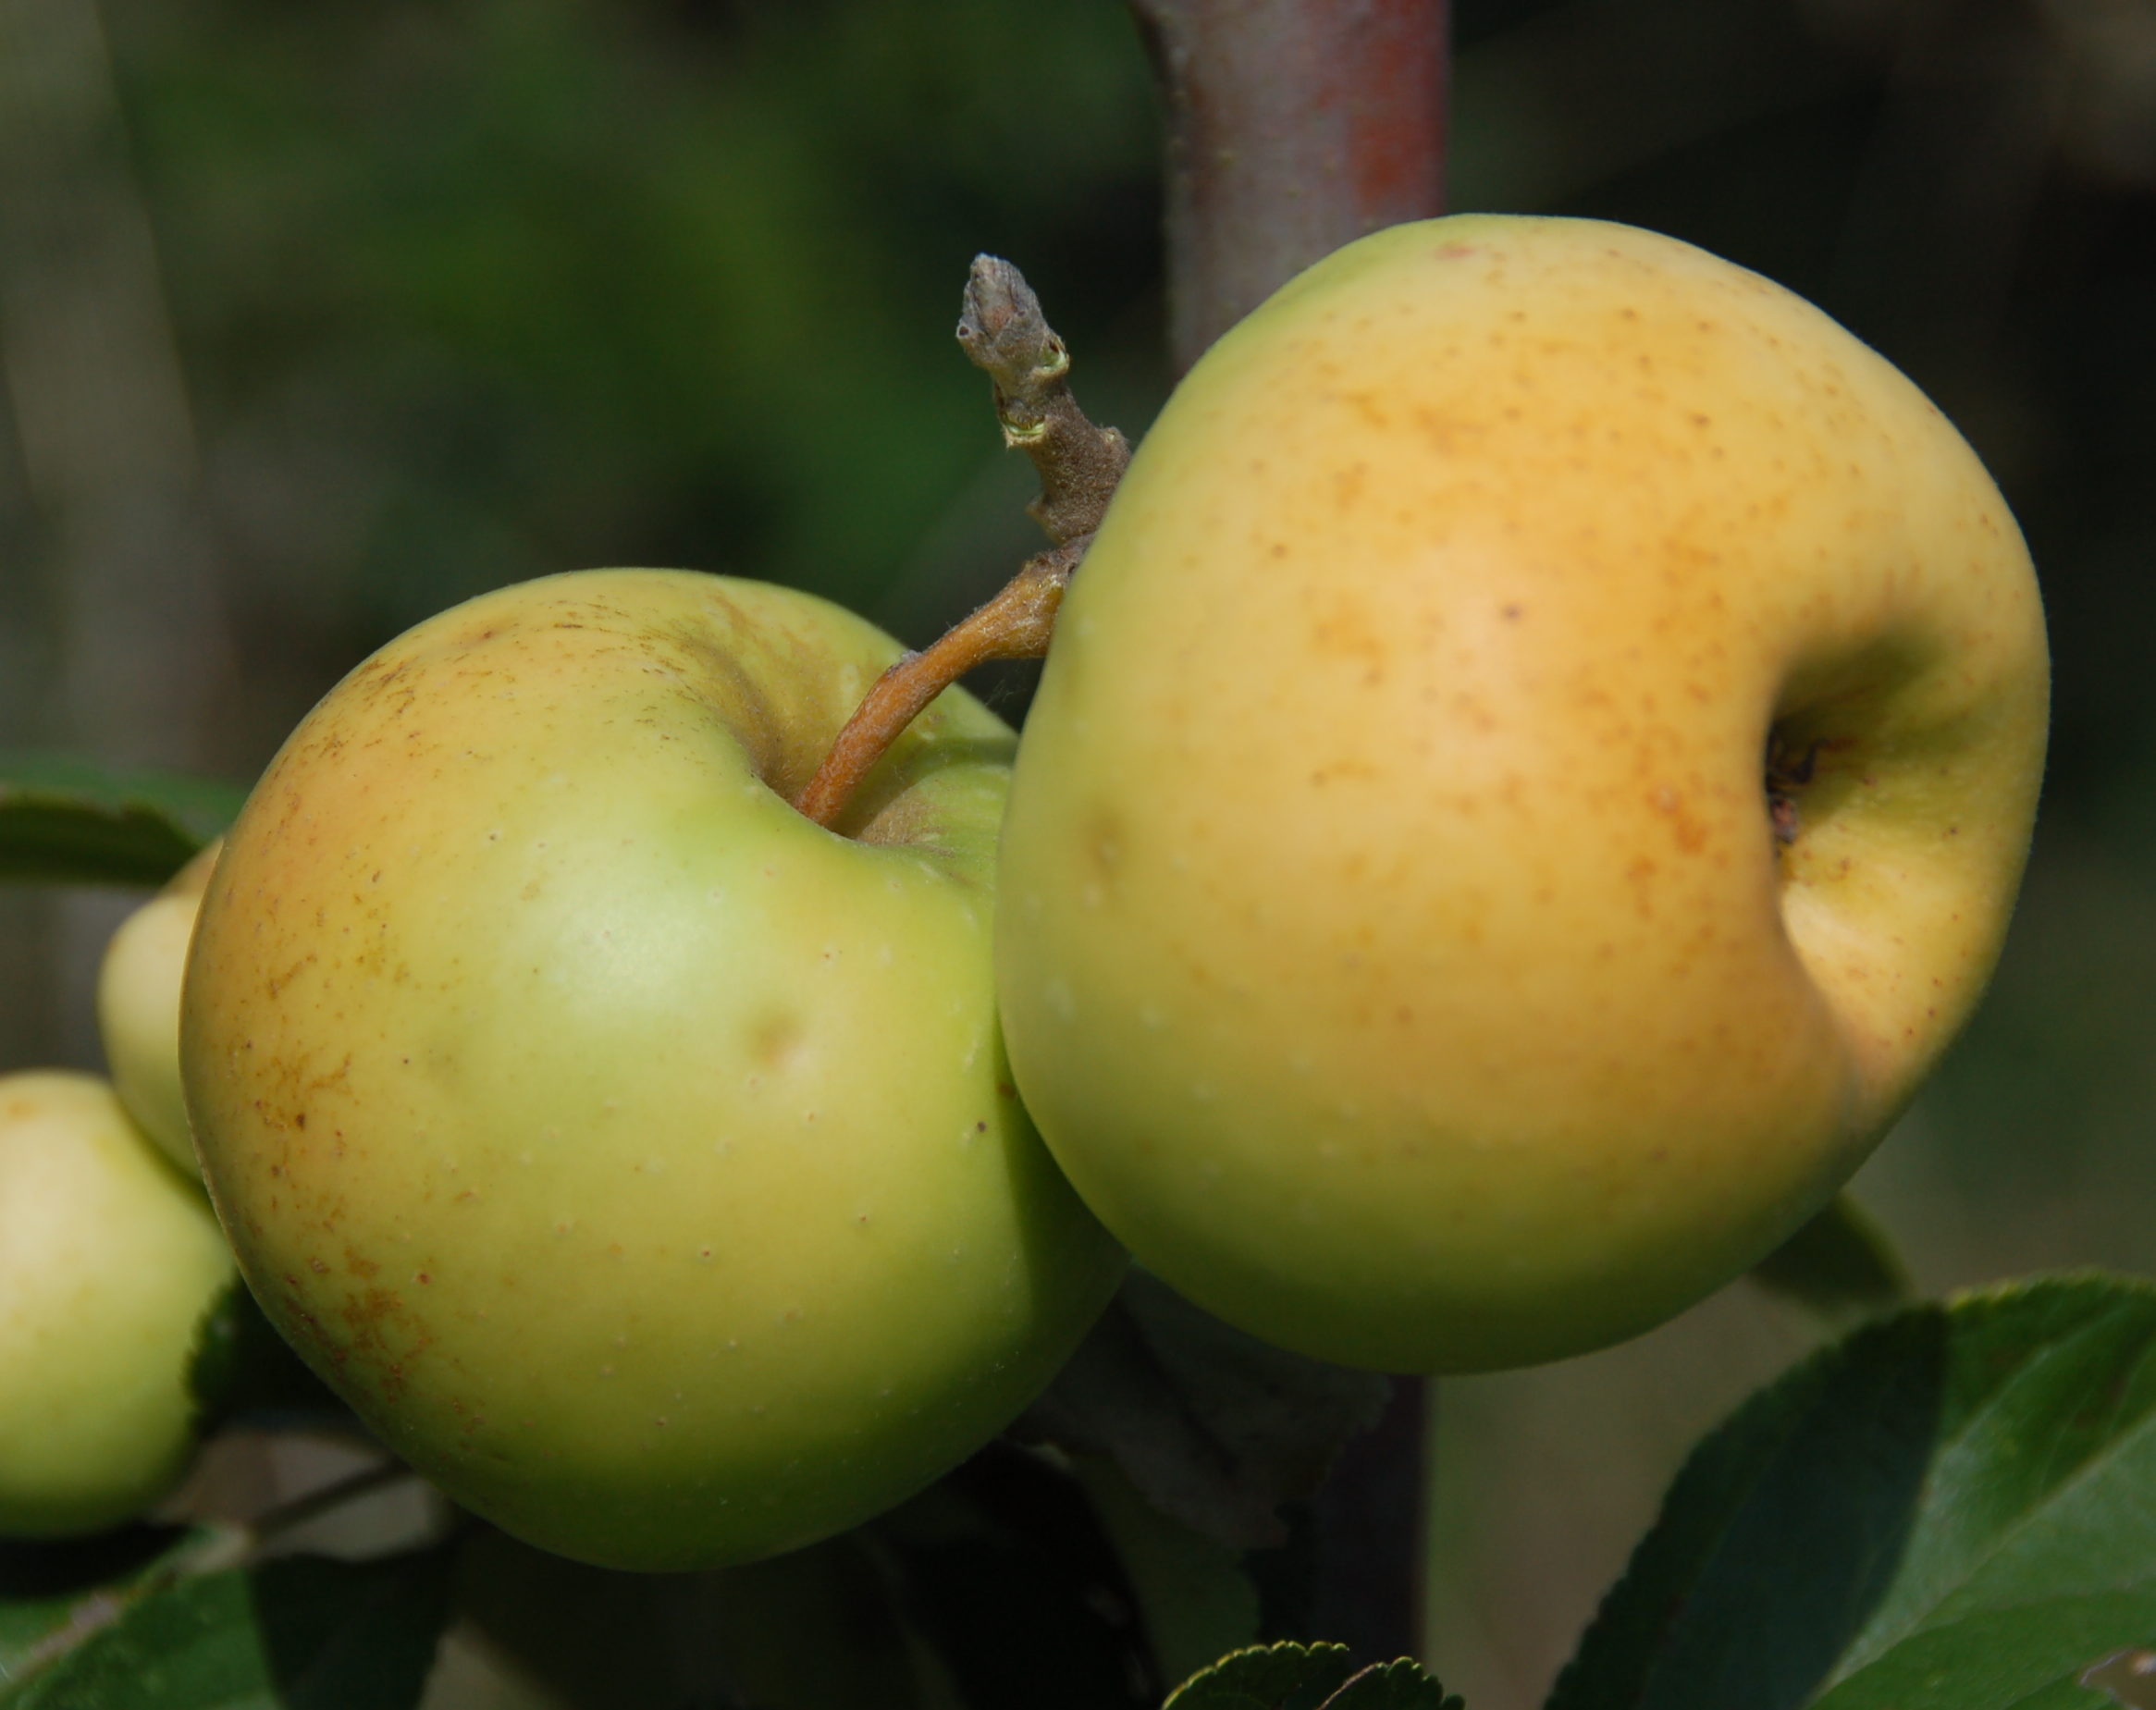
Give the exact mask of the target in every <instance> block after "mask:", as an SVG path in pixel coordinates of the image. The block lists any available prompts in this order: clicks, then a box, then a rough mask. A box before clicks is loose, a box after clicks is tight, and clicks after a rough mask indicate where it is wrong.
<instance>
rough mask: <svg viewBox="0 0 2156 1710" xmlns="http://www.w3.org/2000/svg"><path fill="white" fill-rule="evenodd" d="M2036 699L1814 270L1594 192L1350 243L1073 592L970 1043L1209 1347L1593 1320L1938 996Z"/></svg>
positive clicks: (1742, 1209) (1847, 1148) (1692, 1284)
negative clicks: (1784, 771) (1776, 762)
mask: <svg viewBox="0 0 2156 1710" xmlns="http://www.w3.org/2000/svg"><path fill="white" fill-rule="evenodd" d="M2045 704H2046V664H2045V648H2044V637H2043V628H2042V619H2041V613H2040V609H2039V601H2038V597H2037V592H2036V586H2035V583H2034V579H2033V576H2032V574H2031V572H2030V569H2029V565H2028V561H2027V554H2026V552H2025V550H2024V548H2023V547H2022V545H2021V541H2020V537H2019V535H2018V534H2017V532H2016V531H2015V529H2014V523H2013V521H2012V519H2011V517H2010V516H2009V515H2008V514H2007V512H2006V510H2005V508H2004V506H2003V504H2002V501H2001V500H2000V498H1999V496H1998V494H1997V492H1996V491H1995V489H1994V488H1993V487H1992V486H1991V484H1990V481H1989V479H1988V478H1987V477H1986V476H1985V474H1984V473H1983V471H1982V469H1981V467H1980V466H1979V465H1978V464H1977V460H1976V459H1975V457H1974V456H1973V455H1972V454H1971V453H1970V452H1969V450H1968V449H1967V447H1966V446H1965V445H1964V444H1963V443H1962V441H1961V440H1960V439H1959V437H1957V436H1956V435H1955V434H1954V433H1953V429H1952V428H1951V427H1950V426H1949V425H1948V424H1946V423H1945V421H1944V420H1943V418H1941V417H1940V414H1939V412H1937V411H1936V410H1935V409H1934V408H1933V407H1932V406H1931V405H1930V404H1929V403H1928V401H1927V400H1925V399H1924V398H1923V397H1922V396H1921V395H1920V394H1919V393H1918V392H1917V391H1916V388H1913V387H1912V386H1910V385H1909V384H1908V382H1907V381H1906V380H1905V379H1903V377H1902V376H1901V375H1899V374H1897V373H1895V372H1894V371H1893V370H1892V369H1891V367H1890V366H1889V365H1888V364H1887V363H1884V362H1882V361H1881V360H1880V359H1879V357H1878V356H1876V355H1875V354H1874V353H1872V352H1871V351H1867V350H1866V349H1865V348H1864V347H1863V346H1862V345H1860V344H1858V343H1857V342H1856V341H1855V340H1854V339H1853V338H1850V337H1849V336H1848V335H1847V334H1846V333H1844V332H1842V330H1841V329H1840V328H1839V327H1837V326H1834V325H1833V324H1832V323H1831V322H1830V321H1829V320H1828V319H1827V318H1826V317H1825V316H1823V315H1821V314H1819V313H1818V312H1817V311H1816V310H1814V309H1812V308H1811V307H1809V306H1808V305H1806V304H1805V303H1804V302H1802V301H1799V300H1798V299H1796V298H1794V297H1793V296H1791V295H1790V294H1789V293H1787V292H1785V291H1783V290H1781V289H1780V288H1779V287H1776V286H1774V285H1772V284H1770V283H1769V282H1768V281H1767V280H1764V279H1761V278H1759V277H1756V276H1755V275H1751V274H1748V273H1745V272H1743V270H1741V269H1739V268H1736V267H1733V266H1731V265H1729V264H1726V263H1723V262H1720V261H1719V260H1717V259H1715V258H1714V257H1711V256H1708V255H1706V254H1705V253H1703V252H1699V251H1697V250H1694V249H1691V248H1689V247H1688V246H1685V245H1682V244H1680V243H1676V242H1674V241H1672V240H1667V239H1663V238H1658V237H1655V236H1653V235H1651V234H1647V233H1644V232H1637V231H1632V230H1629V229H1626V228H1618V227H1612V226H1608V225H1601V224H1596V223H1594V222H1584V221H1561V220H1525V219H1508V218H1498V217H1495V216H1472V215H1471V216H1461V217H1459V218H1455V219H1451V220H1447V221H1442V222H1437V223H1435V224H1433V225H1427V226H1411V227H1404V228H1395V229H1394V230H1392V231H1388V232H1385V233H1381V234H1378V235H1376V236H1374V237H1373V238H1370V239H1367V240H1363V241H1361V242H1360V243H1357V244H1354V245H1351V246H1349V248H1348V249H1347V250H1345V251H1343V252H1340V253H1338V254H1337V255H1336V256H1334V257H1332V258H1330V259H1328V260H1327V261H1325V262H1324V263H1321V264H1319V265H1318V266H1317V267H1315V268H1313V269H1312V271H1311V272H1310V273H1309V274H1306V275H1305V276H1303V277H1301V278H1300V279H1299V280H1297V281H1295V282H1293V283H1291V284H1290V285H1289V286H1287V288H1286V289H1283V290H1282V291H1281V292H1280V293H1279V294H1278V295H1277V296H1276V297H1275V299H1274V300H1273V301H1271V302H1270V303H1268V304H1266V305H1265V306H1263V308H1261V309H1260V310H1259V311H1258V312H1257V313H1256V314H1253V315H1252V316H1251V317H1250V319H1249V320H1248V321H1247V322H1245V323H1244V324H1243V325H1242V326H1240V327H1238V328H1237V329H1236V330H1235V331H1233V332H1231V333H1230V334H1229V335H1228V336H1227V338H1225V339H1223V340H1222V342H1221V343H1220V344H1219V345H1218V346H1217V347H1216V348H1215V350H1214V351H1213V352H1211V353H1210V354H1209V355H1208V356H1207V357H1206V358H1205V359H1204V360H1203V362H1201V364H1200V365H1199V366H1198V368H1197V369H1195V370H1194V371H1193V372H1192V374H1191V375H1190V376H1189V378H1188V379H1187V380H1186V381H1185V382H1184V384H1183V385H1182V386H1181V387H1180V388H1178V390H1177V394H1176V396H1175V397H1174V399H1173V400H1171V402H1170V404H1169V406H1168V408H1167V410H1166V411H1165V412H1164V414H1163V416H1162V418H1161V420H1160V422H1159V423H1158V424H1156V426H1155V427H1154V429H1153V430H1152V433H1151V434H1150V435H1149V436H1148V437H1147V439H1146V441H1145V443H1144V444H1143V446H1142V447H1141V448H1140V451H1139V453H1138V456H1137V458H1136V459H1135V461H1133V463H1132V466H1131V468H1130V471H1129V473H1128V474H1127V476H1126V477H1125V481H1124V484H1123V486H1122V487H1121V489H1120V490H1119V491H1118V493H1117V495H1116V498H1115V501H1114V504H1113V505H1112V507H1111V509H1110V511H1109V514H1108V517H1107V519H1106V521H1105V523H1104V524H1103V528H1102V530H1101V531H1100V534H1099V535H1098V536H1097V538H1096V540H1095V542H1094V544H1093V546H1092V547H1091V550H1090V553H1089V556H1088V558H1087V560H1086V564H1085V566H1084V569H1083V571H1082V572H1081V573H1080V574H1079V576H1078V579H1077V581H1076V582H1075V583H1074V584H1073V588H1072V591H1071V594H1070V596H1069V597H1068V599H1067V602H1066V607H1065V614H1064V620H1063V628H1062V631H1061V632H1060V633H1059V634H1058V637H1057V640H1056V643H1055V646H1054V649H1053V652H1052V654H1051V657H1050V661H1049V664H1048V667H1047V670H1046V671H1045V673H1044V676H1043V679H1042V683H1041V691H1040V695H1039V697H1038V699H1037V700H1036V702H1035V706H1034V709H1033V711H1032V713H1031V715H1030V716H1029V721H1028V726H1027V731H1026V733H1025V737H1024V740H1023V743H1022V745H1021V750H1020V757H1019V762H1018V768H1017V777H1016V783H1015V786H1014V792H1013V798H1012V806H1011V811H1010V815H1009V818H1008V820H1007V822H1006V826H1005V833H1004V892H1003V895H1002V900H1001V909H1002V913H1001V915H1000V917H999V926H998V947H997V953H998V961H999V977H1000V980H1001V987H1002V991H1003V1007H1004V1022H1005V1027H1006V1031H1007V1036H1008V1038H1009V1040H1010V1044H1011V1051H1012V1056H1013V1062H1014V1065H1015V1067H1016V1072H1017V1075H1018V1081H1019V1085H1020V1087H1021V1089H1023V1091H1024V1093H1025V1096H1026V1098H1027V1100H1028V1102H1029V1105H1030V1107H1031V1108H1032V1110H1033V1112H1034V1113H1035V1115H1036V1118H1037V1119H1038V1120H1039V1122H1040V1123H1041V1130H1042V1133H1043V1135H1044V1136H1045V1138H1047V1139H1048V1141H1049V1143H1050V1145H1051V1147H1052V1149H1053V1150H1054V1151H1055V1153H1056V1155H1057V1157H1058V1159H1059V1161H1060V1162H1061V1163H1063V1165H1064V1167H1065V1169H1066V1172H1067V1173H1068V1174H1069V1175H1070V1177H1071V1179H1072V1180H1073V1181H1074V1182H1075V1183H1076V1184H1077V1186H1078V1188H1079V1191H1080V1192H1081V1193H1083V1194H1084V1195H1085V1196H1086V1198H1087V1199H1088V1200H1089V1202H1090V1203H1091V1204H1092V1205H1093V1207H1094V1208H1095V1210H1096V1211H1098V1212H1100V1213H1101V1215H1102V1216H1103V1220H1104V1221H1105V1222H1106V1223H1107V1224H1109V1226H1110V1227H1111V1228H1112V1229H1113V1230H1114V1231H1115V1233H1116V1234H1117V1235H1118V1236H1120V1237H1121V1238H1122V1239H1124V1240H1125V1241H1126V1242H1127V1244H1128V1245H1129V1246H1130V1247H1131V1249H1133V1251H1134V1252H1135V1253H1136V1254H1137V1256H1138V1257H1139V1258H1140V1261H1142V1262H1144V1263H1146V1264H1148V1265H1149V1266H1150V1267H1152V1269H1154V1270H1156V1271H1157V1272H1159V1273H1161V1274H1162V1275H1163V1276H1164V1277H1165V1278H1166V1279H1167V1280H1169V1281H1170V1282H1172V1283H1174V1284H1175V1285H1176V1286H1178V1287H1180V1288H1182V1289H1183V1290H1184V1291H1185V1292H1187V1293H1189V1295H1191V1296H1192V1298H1195V1299H1197V1300H1198V1301H1200V1303H1201V1304H1203V1305H1205V1306H1207V1307H1209V1308H1211V1309H1212V1310H1214V1311H1216V1312H1218V1313H1220V1314H1222V1315H1223V1316H1225V1317H1226V1318H1228V1319H1230V1320H1231V1321H1234V1322H1238V1323H1240V1324H1242V1325H1243V1327H1244V1328H1246V1329H1249V1330H1251V1331H1253V1332H1255V1333H1257V1334H1259V1335H1267V1336H1270V1337H1272V1338H1274V1339H1275V1340H1278V1341H1282V1342H1285V1343H1287V1344H1288V1345H1289V1346H1292V1347H1300V1348H1302V1349H1303V1350H1305V1351H1307V1352H1310V1353H1313V1354H1317V1355H1321V1356H1324V1357H1327V1358H1332V1359H1346V1360H1350V1361H1354V1362H1358V1363H1363V1364H1368V1365H1373V1366H1379V1367H1389V1368H1392V1369H1398V1370H1409V1369H1412V1370H1459V1369H1473V1368H1481V1367H1490V1366H1497V1365H1508V1364H1518V1363H1525V1362H1529V1361H1533V1360H1537V1359H1551V1358H1556V1357H1558V1356H1561V1355H1565V1354H1569V1353H1574V1352H1578V1351H1582V1350H1583V1349H1585V1348H1588V1347H1596V1346H1600V1345H1602V1344H1605V1343H1608V1342H1609V1341H1613V1340H1617V1339H1620V1338H1621V1337H1622V1336H1625V1335H1632V1334H1633V1333H1636V1332H1637V1331H1639V1330H1642V1329H1645V1328H1646V1327H1648V1326H1649V1325H1651V1324H1653V1323H1655V1322H1659V1321H1660V1320H1661V1319H1662V1318H1664V1317H1667V1316H1669V1314H1670V1313H1672V1312H1674V1311H1676V1310H1680V1309H1681V1308H1682V1307H1683V1306H1685V1305H1687V1304H1689V1303H1690V1302H1691V1301H1693V1300H1694V1299H1696V1298H1699V1296H1701V1295H1702V1294H1704V1293H1706V1291H1708V1290H1709V1289H1711V1288H1713V1287H1714V1286H1718V1285H1719V1284H1720V1283H1721V1282H1722V1281H1724V1280H1726V1279H1727V1278H1728V1277H1729V1276H1731V1274H1733V1273H1736V1272H1737V1271H1739V1270H1741V1269H1743V1267H1744V1266H1745V1265H1747V1264H1749V1263H1750V1262H1752V1261H1754V1260H1756V1259H1757V1258H1758V1257H1760V1256H1761V1255H1762V1254H1763V1253H1764V1252H1765V1251H1766V1250H1768V1249H1769V1248H1771V1247H1772V1246H1773V1245H1774V1244H1775V1243H1776V1242H1777V1241H1778V1240H1779V1239H1780V1238H1781V1237H1782V1236H1785V1235H1787V1234H1788V1233H1790V1232H1791V1231H1793V1229H1794V1227H1795V1226H1796V1225H1797V1224H1799V1223H1800V1222H1801V1221H1802V1220H1803V1219H1804V1218H1805V1216H1807V1215H1809V1214H1810V1213H1811V1212H1813V1211H1815V1210H1817V1208H1818V1206H1819V1205H1820V1204H1822V1203H1823V1202H1824V1200H1825V1199H1827V1197H1828V1196H1829V1195H1830V1193H1831V1192H1832V1190H1833V1189H1834V1187H1836V1186H1837V1185H1838V1184H1839V1183H1840V1182H1841V1181H1842V1179H1843V1178H1844V1177H1845V1176H1846V1175H1848V1173H1849V1172H1850V1171H1851V1170H1852V1169H1854V1166H1855V1164H1856V1163H1858V1162H1859V1161H1860V1160H1861V1159H1862V1157H1863V1156H1864V1155H1865V1153H1866V1151H1867V1150H1869V1149H1870V1147H1871V1146H1872V1145H1873V1144H1874V1143H1876V1141H1877V1140H1878V1138H1879V1136H1880V1135H1881V1133H1883V1131H1884V1129H1885V1127H1886V1126H1888V1124H1889V1123H1890V1122H1891V1119H1892V1117H1893V1116H1894V1114H1895V1113H1897V1112H1898V1111H1899V1110H1900V1109H1901V1108H1902V1106H1903V1104H1904V1103H1905V1101H1906V1100H1907V1098H1908V1097H1909V1095H1910V1093H1911V1091H1912V1090H1913V1089H1914V1087H1915V1086H1916V1082H1917V1081H1918V1080H1919V1079H1920V1078H1921V1076H1922V1075H1923V1074H1924V1072H1925V1070H1926V1069H1927V1068H1928V1066H1929V1064H1931V1063H1932V1062H1933V1061H1934V1060H1935V1059H1936V1057H1937V1056H1938V1054H1939V1052H1940V1051H1941V1050H1942V1049H1943V1047H1944V1045H1945V1043H1946V1042H1947V1040H1950V1039H1951V1038H1952V1036H1953V1032H1954V1030H1955V1029H1956V1028H1957V1027H1959V1025H1960V1023H1961V1021H1962V1020H1963V1019H1964V1018H1965V1016H1966V1015H1967V1013H1968V1011H1969V1009H1970V1007H1971V1006H1972V1005H1973V1003H1975V1001H1976V998H1977V994H1978V993H1979V991H1980V990H1981V988H1982V985H1983V982H1984V979H1985V978H1986V977H1987V975H1988V973H1989V970H1990V966H1991V964H1992V961H1993V959H1994V958H1995V956H1996V954H1997V951H1998V947H1999V943H2000V940H2001V936H2002V932H2003V929H2004V925H2005V921H2006V918H2007V915H2008V913H2009V910H2010V907H2011V903H2012V898H2013V895H2014V889H2015V886H2016V883H2017V881H2018V878H2019V873H2020V868H2021V864H2022V860H2023V857H2024V854H2025V851H2026V848H2027V835H2028V828H2029V823H2030V818H2031V815H2032V813H2033V808H2034V802H2035V793H2036V788H2037V783H2038V780H2039V773H2040V769H2041V757H2042V751H2043V741H2044V725H2045ZM1770 741H1772V742H1774V743H1776V744H1779V745H1780V749H1781V750H1782V751H1783V752H1784V753H1786V754H1792V755H1796V756H1805V757H1808V758H1809V762H1810V764H1809V767H1808V769H1806V772H1805V780H1804V781H1803V782H1802V783H1794V782H1789V781H1787V780H1786V779H1785V783H1786V790H1785V799H1784V800H1783V802H1782V805H1781V806H1780V807H1779V808H1777V807H1776V806H1774V805H1773V804H1772V803H1770V801H1769V793H1768V777H1767V771H1768V748H1769V744H1770ZM1791 776H1793V774H1792V775H1791ZM1111 826H1112V827H1113V828H1114V832H1113V844H1114V848H1115V860H1114V863H1113V866H1112V869H1111V868H1110V867H1109V866H1108V865H1107V864H1104V863H1103V859H1102V857H1101V854H1100V848H1101V843H1102V835H1103V833H1102V828H1103V827H1111ZM1199 1089H1204V1092H1203V1096H1200V1092H1199Z"/></svg>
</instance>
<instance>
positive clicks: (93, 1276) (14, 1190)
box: [0, 1070, 232, 1538]
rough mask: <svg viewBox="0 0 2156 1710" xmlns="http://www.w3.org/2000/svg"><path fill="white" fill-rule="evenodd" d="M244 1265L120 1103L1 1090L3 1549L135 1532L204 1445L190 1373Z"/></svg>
mask: <svg viewBox="0 0 2156 1710" xmlns="http://www.w3.org/2000/svg"><path fill="white" fill-rule="evenodd" d="M231 1278H232V1256H231V1253H230V1252H229V1250H228V1249H227V1248H226V1246H225V1238H224V1236H222V1235H221V1234H220V1233H219V1232H218V1229H217V1225H216V1220H215V1219H214V1218H213V1217H211V1215H210V1210H209V1207H208V1206H207V1205H205V1204H204V1203H203V1197H202V1195H201V1193H200V1192H199V1191H197V1189H196V1188H195V1187H194V1186H193V1184H192V1183H191V1182H189V1181H185V1180H183V1179H181V1177H180V1176H179V1175H178V1174H177V1173H176V1172H175V1171H174V1169H173V1168H172V1166H171V1164H169V1163H166V1160H165V1159H164V1158H163V1157H161V1156H160V1155H159V1154H158V1152H157V1150H155V1149H154V1147H153V1146H152V1145H151V1144H150V1142H149V1141H148V1140H147V1139H146V1138H143V1136H142V1134H141V1133H140V1132H139V1131H138V1130H137V1129H136V1127H135V1126H134V1124H133V1123H131V1122H130V1121H129V1119H128V1113H127V1112H126V1111H125V1110H124V1109H123V1108H122V1107H121V1104H120V1101H119V1100H118V1099H117V1097H115V1096H114V1094H113V1090H112V1089H111V1088H110V1087H109V1086H108V1085H106V1084H105V1082H104V1081H102V1080H99V1079H96V1078H94V1077H93V1076H88V1075H76V1074H70V1073H66V1072H62V1071H58V1070H51V1071H43V1072H34V1073H18V1074H14V1075H8V1076H0V1537H13V1538H57V1537H72V1536H76V1535H79V1534H82V1533H87V1532H101V1531H103V1530H104V1529H105V1528H106V1527H109V1526H116V1525H117V1524H119V1523H120V1522H121V1521H123V1520H127V1519H133V1518H134V1517H135V1516H136V1515H138V1514H141V1513H142V1511H143V1510H144V1509H145V1508H147V1507H150V1506H151V1505H152V1504H153V1503H154V1502H155V1501H156V1500H157V1498H158V1497H160V1496H162V1495H164V1494H165V1493H166V1490H167V1489H168V1488H169V1487H170V1486H171V1484H172V1482H173V1481H174V1480H176V1479H177V1478H178V1477H179V1474H180V1472H181V1470H183V1469H184V1468H185V1466H186V1464H187V1458H188V1456H189V1453H190V1452H191V1448H192V1446H193V1442H194V1402H193V1398H192V1396H191V1393H190V1391H189V1388H188V1363H189V1359H190V1357H191V1354H192V1352H193V1348H194V1339H195V1330H196V1326H197V1325H198V1324H199V1323H200V1322H202V1317H203V1313H204V1312H206V1311H208V1310H209V1309H210V1307H211V1305H212V1304H213V1303H214V1302H215V1301H216V1298H217V1297H218V1296H219V1295H220V1294H221V1293H222V1292H223V1291H224V1289H225V1287H226V1286H227V1285H228V1283H229V1282H230V1281H231Z"/></svg>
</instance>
